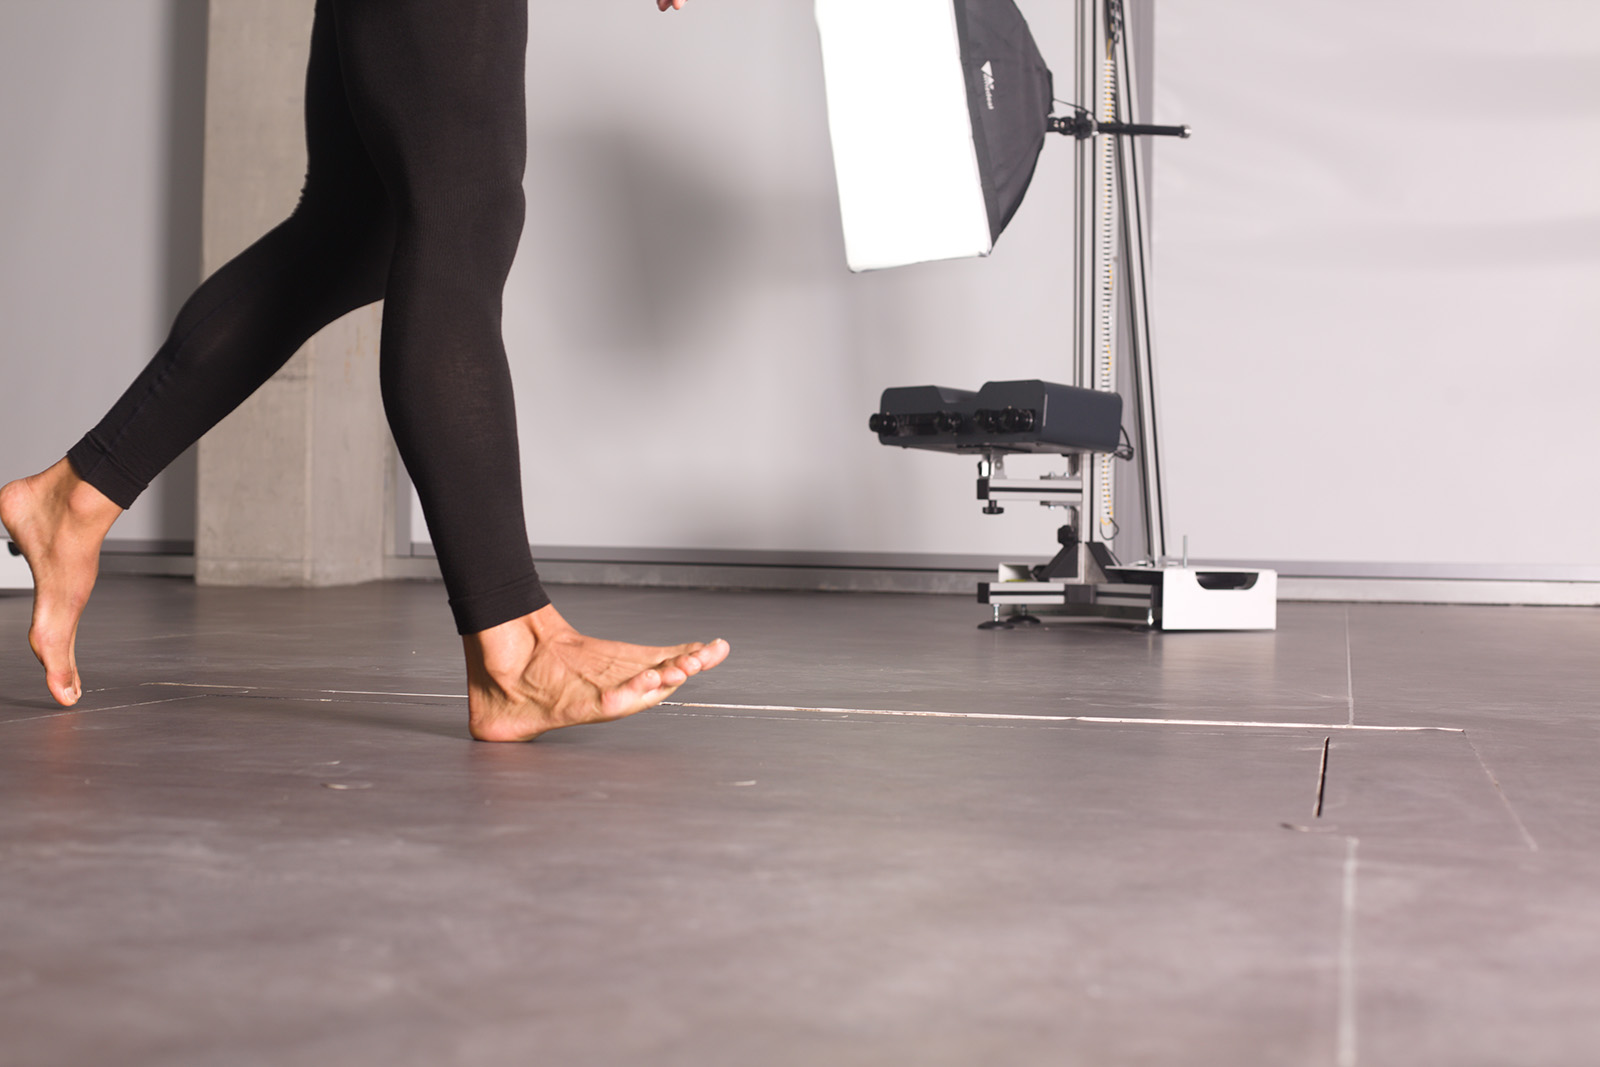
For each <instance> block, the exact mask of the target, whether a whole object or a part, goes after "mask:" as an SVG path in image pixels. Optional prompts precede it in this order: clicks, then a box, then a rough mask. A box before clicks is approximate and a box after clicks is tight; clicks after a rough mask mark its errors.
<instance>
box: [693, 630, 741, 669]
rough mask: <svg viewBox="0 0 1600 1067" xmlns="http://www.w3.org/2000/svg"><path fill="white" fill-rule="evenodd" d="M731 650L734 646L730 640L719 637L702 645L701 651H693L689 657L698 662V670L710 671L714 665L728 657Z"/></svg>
mask: <svg viewBox="0 0 1600 1067" xmlns="http://www.w3.org/2000/svg"><path fill="white" fill-rule="evenodd" d="M730 651H732V648H731V646H730V645H729V644H728V642H726V641H724V640H723V639H722V638H720V637H719V638H717V639H716V640H714V641H712V642H711V643H709V644H707V645H704V646H702V647H701V648H700V649H699V651H697V652H694V653H692V654H691V656H690V657H689V658H691V659H693V660H694V661H695V663H696V664H698V667H697V670H702V671H709V670H710V669H711V668H712V667H715V666H716V665H717V664H719V663H721V662H722V661H723V660H725V659H727V658H728V653H729V652H730Z"/></svg>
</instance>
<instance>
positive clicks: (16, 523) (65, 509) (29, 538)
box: [0, 459, 122, 707]
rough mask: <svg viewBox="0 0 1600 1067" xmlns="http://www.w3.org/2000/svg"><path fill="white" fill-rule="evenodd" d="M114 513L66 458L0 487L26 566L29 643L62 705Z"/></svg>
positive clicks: (79, 690)
mask: <svg viewBox="0 0 1600 1067" xmlns="http://www.w3.org/2000/svg"><path fill="white" fill-rule="evenodd" d="M121 514H122V509H121V508H120V507H118V506H117V505H116V504H113V503H112V502H111V501H110V500H108V499H107V498H106V497H105V496H104V495H103V494H102V493H101V492H100V491H99V490H98V489H96V488H94V487H93V486H92V485H90V484H89V483H88V482H85V481H84V480H83V479H82V478H80V477H78V474H77V472H76V471H74V470H73V469H72V465H71V464H70V463H68V462H67V461H66V460H65V459H63V460H61V461H60V462H59V463H57V464H56V465H55V466H53V467H51V468H50V469H49V470H47V471H44V472H43V473H41V474H35V475H34V476H33V477H31V478H21V479H18V480H17V481H14V482H11V483H9V484H7V485H6V486H4V487H3V488H0V522H3V523H4V524H5V528H6V532H7V533H9V534H10V535H11V539H12V540H13V541H14V542H16V545H17V547H18V548H20V549H21V550H22V555H23V558H25V559H26V560H27V561H28V567H29V568H30V569H31V570H32V571H33V625H32V626H31V627H30V628H29V630H28V644H29V645H31V646H32V647H33V654H34V655H35V656H37V657H39V662H40V663H42V664H44V677H45V684H46V685H47V686H49V688H50V695H51V696H53V697H55V698H56V701H57V702H58V703H60V704H62V705H64V706H67V707H71V706H72V705H73V704H76V703H77V702H78V698H79V697H80V696H82V695H83V682H82V681H81V680H80V679H79V677H78V663H77V656H76V644H77V640H78V620H79V619H81V618H82V617H83V609H84V608H85V607H86V606H87V605H88V603H89V594H90V593H91V592H93V591H94V582H95V578H96V577H97V576H98V575H99V573H100V545H101V543H102V542H103V541H104V540H105V538H106V534H107V533H109V532H110V530H111V524H112V523H113V522H115V521H116V519H117V516H118V515H121Z"/></svg>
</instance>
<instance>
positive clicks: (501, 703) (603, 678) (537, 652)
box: [462, 606, 728, 741]
mask: <svg viewBox="0 0 1600 1067" xmlns="http://www.w3.org/2000/svg"><path fill="white" fill-rule="evenodd" d="M462 644H463V645H464V646H465V648H466V653H467V713H468V723H469V727H470V729H471V731H472V736H473V737H475V738H477V739H478V740H479V741H532V740H533V739H534V738H535V737H538V736H539V735H540V734H542V733H545V732H546V731H549V730H554V729H557V728H559V727H562V726H576V725H578V724H580V723H590V722H610V721H611V720H613V719H621V718H624V717H626V716H628V715H632V714H634V713H635V712H639V711H643V710H644V709H645V708H649V707H654V706H655V705H657V704H659V703H661V702H662V701H663V700H665V699H667V697H669V696H671V695H672V693H673V691H674V690H676V689H677V688H678V687H679V686H680V685H682V684H683V683H684V682H686V681H688V680H689V678H690V677H691V676H692V675H696V674H699V673H700V672H701V671H708V670H710V669H711V668H712V667H715V666H716V665H717V664H719V663H721V662H722V661H723V660H724V659H726V658H727V656H728V643H727V642H726V641H723V640H721V639H720V638H719V639H717V640H715V641H712V642H711V643H710V644H692V645H677V646H675V647H668V648H654V647H650V646H647V645H626V644H623V643H621V642H620V641H601V640H597V639H596V638H593V637H585V636H584V635H583V634H580V633H579V632H578V631H576V630H574V629H573V628H572V626H571V625H570V624H568V622H567V620H565V619H563V618H562V617H561V615H560V614H559V613H558V612H557V611H556V609H555V607H554V606H547V607H544V608H541V609H539V610H538V611H536V612H534V613H533V614H532V615H525V616H523V617H522V618H520V619H513V620H512V621H511V622H508V623H504V624H502V625H500V626H496V627H494V628H493V629H489V630H485V631H483V632H482V633H476V634H469V635H467V636H466V637H464V638H462Z"/></svg>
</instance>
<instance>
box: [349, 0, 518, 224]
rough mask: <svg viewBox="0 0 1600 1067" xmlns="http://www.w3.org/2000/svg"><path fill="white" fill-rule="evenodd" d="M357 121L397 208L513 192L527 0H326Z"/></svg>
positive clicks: (405, 210)
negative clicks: (334, 20) (330, 7)
mask: <svg viewBox="0 0 1600 1067" xmlns="http://www.w3.org/2000/svg"><path fill="white" fill-rule="evenodd" d="M328 2H331V3H332V5H333V9H334V11H335V12H336V15H337V23H338V45H339V59H340V62H341V67H342V72H343V79H344V87H345V93H346V95H347V97H348V99H349V104H350V110H351V113H352V115H353V116H354V121H355V124H356V127H357V128H358V129H359V131H360V134H361V137H362V140H363V141H364V143H365V145H366V149H367V151H368V153H369V154H370V155H371V157H372V160H373V162H374V164H375V165H376V166H377V169H378V172H379V173H380V174H381V175H382V177H383V180H384V183H385V185H386V186H387V187H388V189H389V192H390V195H391V197H393V198H394V199H395V201H396V203H395V207H396V209H397V210H399V211H400V212H402V213H414V212H416V211H418V210H420V209H429V208H441V209H447V208H449V207H450V206H451V205H462V204H469V205H470V204H471V203H472V202H473V201H474V200H478V199H480V198H483V197H488V198H489V199H493V198H494V195H495V193H496V192H498V191H504V190H507V189H515V190H516V191H517V192H518V193H519V194H520V190H521V184H522V172H523V168H524V165H525V162H526V155H527V115H526V109H527V104H526V100H525V98H524V95H523V93H524V88H523V85H524V66H525V64H526V53H527V36H528V13H527V2H526V0H328Z"/></svg>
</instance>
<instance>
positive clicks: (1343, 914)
mask: <svg viewBox="0 0 1600 1067" xmlns="http://www.w3.org/2000/svg"><path fill="white" fill-rule="evenodd" d="M1360 844H1361V839H1360V838H1358V837H1346V838H1345V839H1344V891H1343V894H1342V899H1341V903H1340V912H1339V1033H1338V1050H1337V1055H1336V1058H1337V1061H1338V1064H1339V1067H1356V1053H1357V1044H1356V874H1357V864H1358V862H1359V861H1358V857H1357V851H1356V850H1357V848H1358V847H1359V846H1360Z"/></svg>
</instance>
